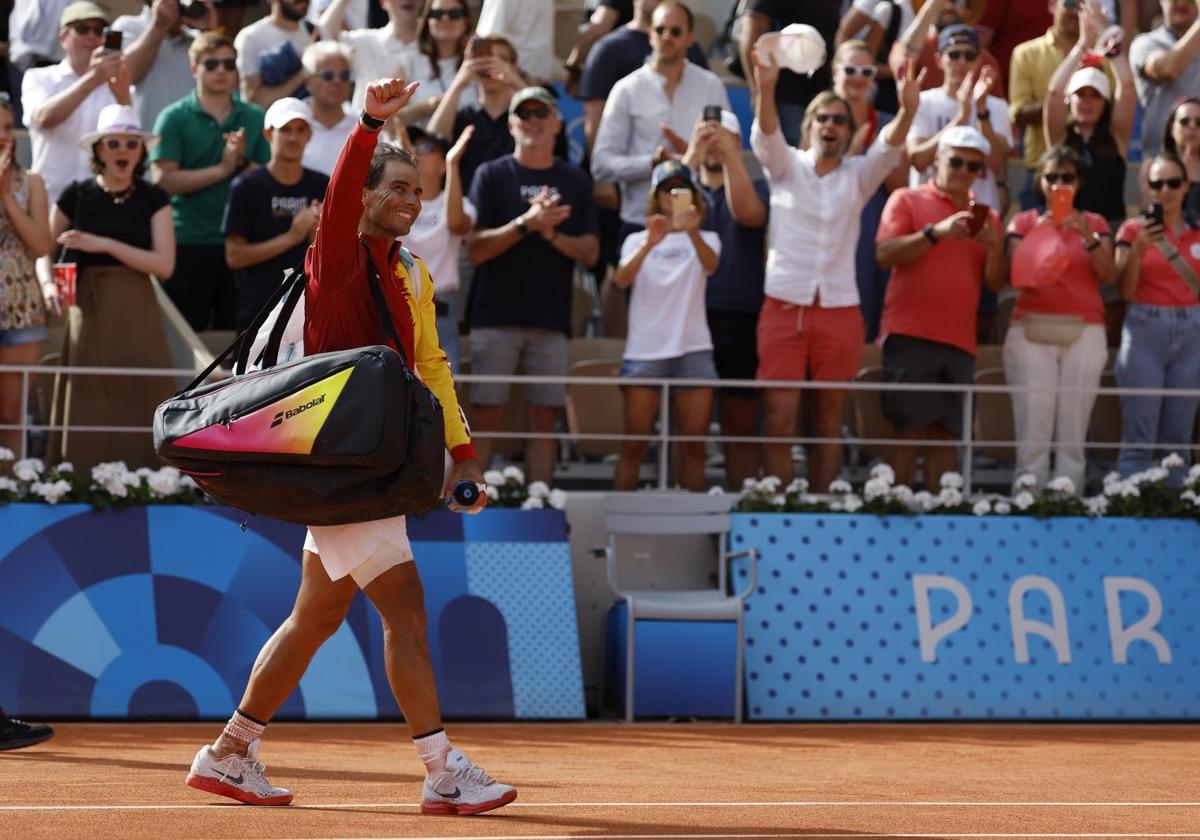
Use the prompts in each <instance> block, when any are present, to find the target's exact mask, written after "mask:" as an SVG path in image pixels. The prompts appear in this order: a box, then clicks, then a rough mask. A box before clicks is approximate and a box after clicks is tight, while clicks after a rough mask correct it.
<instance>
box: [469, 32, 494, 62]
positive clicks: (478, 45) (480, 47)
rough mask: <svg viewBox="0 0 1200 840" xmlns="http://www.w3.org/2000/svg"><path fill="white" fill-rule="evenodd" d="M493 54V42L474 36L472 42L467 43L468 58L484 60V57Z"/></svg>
mask: <svg viewBox="0 0 1200 840" xmlns="http://www.w3.org/2000/svg"><path fill="white" fill-rule="evenodd" d="M491 54H492V42H491V41H489V40H487V39H486V38H480V37H479V36H478V35H472V36H471V40H470V41H467V49H466V56H467V58H483V57H484V56H487V55H491Z"/></svg>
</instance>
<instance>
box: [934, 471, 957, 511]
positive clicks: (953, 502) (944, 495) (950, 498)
mask: <svg viewBox="0 0 1200 840" xmlns="http://www.w3.org/2000/svg"><path fill="white" fill-rule="evenodd" d="M946 475H949V473H947V474H946ZM942 478H943V479H944V478H945V476H942ZM937 499H938V501H939V502H940V503H941V504H943V505H945V506H946V507H957V506H958V505H961V504H962V502H963V494H962V491H960V490H959V489H958V488H957V487H943V488H942V492H941V493H938V495H937Z"/></svg>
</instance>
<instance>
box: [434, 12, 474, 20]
mask: <svg viewBox="0 0 1200 840" xmlns="http://www.w3.org/2000/svg"><path fill="white" fill-rule="evenodd" d="M466 16H467V13H466V12H464V11H463V10H462V9H430V10H429V19H430V20H441V19H442V18H449V19H450V20H462V19H463V18H465V17H466Z"/></svg>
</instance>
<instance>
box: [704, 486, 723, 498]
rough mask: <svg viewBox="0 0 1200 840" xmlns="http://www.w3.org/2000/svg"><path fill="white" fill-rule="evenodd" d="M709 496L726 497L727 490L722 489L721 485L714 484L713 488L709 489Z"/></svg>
mask: <svg viewBox="0 0 1200 840" xmlns="http://www.w3.org/2000/svg"><path fill="white" fill-rule="evenodd" d="M708 495H710V496H724V495H725V488H723V487H721V485H719V484H714V485H713V486H712V487H709V488H708Z"/></svg>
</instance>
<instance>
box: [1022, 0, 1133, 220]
mask: <svg viewBox="0 0 1200 840" xmlns="http://www.w3.org/2000/svg"><path fill="white" fill-rule="evenodd" d="M1096 36H1097V25H1096V24H1095V23H1094V22H1093V18H1092V16H1091V15H1089V14H1084V13H1081V14H1080V16H1079V40H1078V41H1077V42H1076V44H1075V46H1074V47H1073V48H1072V50H1071V52H1069V53H1068V54H1067V57H1066V58H1064V59H1063V62H1062V64H1060V65H1059V66H1058V69H1057V70H1055V71H1054V75H1053V76H1052V77H1051V78H1050V87H1049V90H1048V91H1047V93H1046V99H1045V101H1044V103H1043V105H1042V129H1043V131H1044V132H1045V134H1046V146H1047V148H1053V147H1054V146H1066V147H1068V148H1070V149H1074V150H1075V151H1076V152H1078V153H1079V156H1080V158H1082V159H1083V169H1084V171H1083V173H1082V174H1083V178H1084V187H1083V189H1081V190H1080V191H1079V193H1078V195H1077V196H1076V200H1075V206H1076V207H1078V208H1079V209H1080V210H1086V211H1089V212H1092V213H1099V214H1100V215H1101V216H1103V217H1104V218H1105V219H1107V220H1108V223H1109V224H1110V225H1112V226H1113V227H1114V228H1116V227H1117V226H1118V225H1119V224H1120V223H1121V220H1122V219H1124V218H1125V157H1126V154H1127V153H1128V151H1129V138H1130V136H1131V135H1132V134H1133V117H1134V112H1135V111H1136V109H1137V92H1136V90H1135V89H1134V86H1133V71H1132V70H1130V68H1129V58H1128V57H1127V56H1126V55H1124V54H1123V53H1119V54H1117V55H1115V56H1113V57H1112V58H1111V59H1110V63H1111V66H1112V67H1113V69H1114V70H1115V71H1116V79H1117V85H1116V90H1115V91H1114V90H1113V87H1112V85H1111V84H1110V82H1109V79H1108V75H1107V74H1106V73H1105V72H1104V70H1103V69H1101V68H1102V66H1103V56H1098V55H1095V54H1094V53H1091V52H1090V49H1091V47H1092V45H1093V44H1094V43H1095V42H1096Z"/></svg>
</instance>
